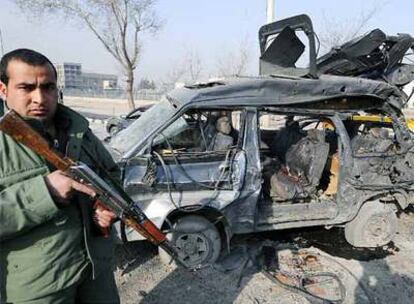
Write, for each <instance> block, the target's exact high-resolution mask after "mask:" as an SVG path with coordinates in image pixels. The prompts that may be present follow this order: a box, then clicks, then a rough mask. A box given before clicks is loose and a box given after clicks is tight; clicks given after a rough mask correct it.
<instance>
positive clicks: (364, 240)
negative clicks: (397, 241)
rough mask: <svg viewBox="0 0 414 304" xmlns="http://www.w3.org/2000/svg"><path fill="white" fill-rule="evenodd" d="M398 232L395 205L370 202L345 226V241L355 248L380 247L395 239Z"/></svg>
mask: <svg viewBox="0 0 414 304" xmlns="http://www.w3.org/2000/svg"><path fill="white" fill-rule="evenodd" d="M396 230H397V216H396V214H395V210H394V208H393V205H389V204H383V203H380V202H379V201H370V202H367V203H365V204H364V205H363V206H362V207H361V209H360V210H359V212H358V214H357V216H356V217H355V218H354V219H353V220H352V221H350V222H348V223H347V224H346V225H345V239H346V240H347V241H348V243H350V244H351V245H352V246H354V247H380V246H383V245H386V244H388V243H389V242H390V241H391V240H392V239H393V238H394V236H395V233H396Z"/></svg>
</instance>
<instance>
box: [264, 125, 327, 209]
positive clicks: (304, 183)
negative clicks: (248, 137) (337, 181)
mask: <svg viewBox="0 0 414 304" xmlns="http://www.w3.org/2000/svg"><path fill="white" fill-rule="evenodd" d="M328 154H329V144H328V143H327V142H326V141H325V131H324V130H317V129H312V130H309V131H308V132H307V135H306V137H304V138H302V139H301V140H299V141H298V142H297V143H296V144H294V145H292V146H291V147H290V148H289V149H288V151H287V152H286V167H285V168H284V169H282V170H279V171H278V172H277V173H276V174H274V175H273V176H272V178H271V181H270V184H271V189H270V196H271V197H272V199H273V200H275V201H286V200H292V199H295V198H305V197H307V196H309V195H310V194H313V193H315V192H316V189H317V186H318V185H319V183H320V179H321V177H322V173H323V170H324V168H325V165H326V162H327V160H328Z"/></svg>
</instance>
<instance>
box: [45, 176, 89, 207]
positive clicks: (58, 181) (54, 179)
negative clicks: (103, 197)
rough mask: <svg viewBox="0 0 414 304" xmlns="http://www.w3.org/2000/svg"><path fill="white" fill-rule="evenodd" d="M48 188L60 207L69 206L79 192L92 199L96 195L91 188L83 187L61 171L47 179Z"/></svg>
mask: <svg viewBox="0 0 414 304" xmlns="http://www.w3.org/2000/svg"><path fill="white" fill-rule="evenodd" d="M45 182H46V186H47V188H48V189H49V193H50V195H51V196H52V197H53V199H54V200H55V202H56V203H57V204H60V205H63V206H64V205H67V204H69V201H70V199H71V197H72V196H73V194H74V193H75V192H76V191H78V192H82V193H85V194H87V195H89V196H91V197H94V196H95V195H96V193H95V191H93V189H91V188H90V187H88V186H86V185H83V184H81V183H79V182H77V181H75V180H73V179H71V178H70V177H68V176H67V175H65V174H64V172H62V171H60V170H56V171H54V172H52V173H50V174H48V175H46V177H45Z"/></svg>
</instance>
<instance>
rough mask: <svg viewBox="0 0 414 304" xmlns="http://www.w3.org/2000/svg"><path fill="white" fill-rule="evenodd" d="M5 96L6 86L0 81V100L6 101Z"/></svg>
mask: <svg viewBox="0 0 414 304" xmlns="http://www.w3.org/2000/svg"><path fill="white" fill-rule="evenodd" d="M6 96H7V86H6V85H5V84H4V83H3V82H1V81H0V98H1V99H3V100H6Z"/></svg>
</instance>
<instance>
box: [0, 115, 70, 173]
mask: <svg viewBox="0 0 414 304" xmlns="http://www.w3.org/2000/svg"><path fill="white" fill-rule="evenodd" d="M0 130H1V131H3V132H4V133H6V134H7V135H9V136H11V137H12V138H13V139H14V140H16V141H17V142H20V143H22V144H23V145H25V146H26V147H28V148H30V149H31V150H33V151H34V152H36V153H37V154H39V155H41V156H43V157H44V158H45V159H46V160H47V161H48V162H49V163H50V164H51V165H53V166H54V167H55V168H57V169H58V170H61V171H66V170H68V169H69V168H70V166H72V165H74V164H75V163H74V162H73V161H72V160H71V159H70V158H68V157H64V156H61V155H60V153H59V152H58V151H55V150H53V149H52V148H51V147H50V145H49V143H48V142H47V141H46V140H45V139H44V138H43V137H42V136H40V134H39V133H37V132H36V131H35V130H33V128H32V127H31V126H30V125H29V124H28V123H27V122H25V121H24V120H23V119H22V118H21V116H20V115H19V114H17V113H16V112H15V111H13V110H10V111H9V112H7V113H6V114H5V115H4V116H3V117H1V118H0Z"/></svg>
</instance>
